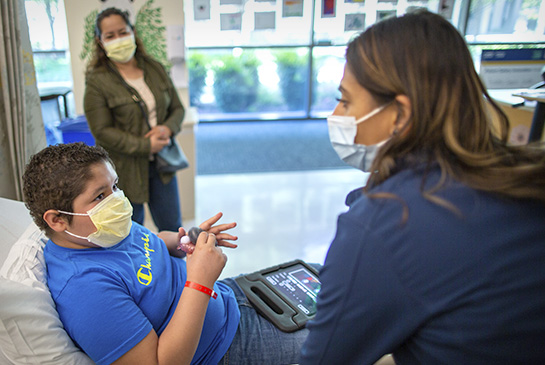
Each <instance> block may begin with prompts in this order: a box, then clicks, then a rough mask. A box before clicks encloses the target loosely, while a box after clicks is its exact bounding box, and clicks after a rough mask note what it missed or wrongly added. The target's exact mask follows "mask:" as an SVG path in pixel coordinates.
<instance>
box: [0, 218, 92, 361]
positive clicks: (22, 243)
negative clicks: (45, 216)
mask: <svg viewBox="0 0 545 365" xmlns="http://www.w3.org/2000/svg"><path fill="white" fill-rule="evenodd" d="M46 242H47V237H46V236H45V234H44V233H43V232H41V231H40V229H39V228H38V227H37V226H36V225H35V224H34V223H31V225H30V226H29V227H28V228H27V229H26V230H25V232H24V233H23V234H22V235H21V237H19V239H18V240H17V242H15V244H14V245H13V247H12V248H11V250H10V252H9V254H8V257H7V258H6V261H5V262H4V265H3V266H2V268H1V269H0V303H2V305H1V307H0V348H1V349H2V352H3V353H4V355H5V356H6V357H7V358H8V359H9V360H10V361H11V362H12V363H13V364H59V365H60V364H63V365H64V364H76V365H80V364H81V365H87V364H93V362H92V361H91V359H90V358H89V357H88V356H87V355H86V354H85V353H84V352H82V351H81V350H80V349H79V348H77V347H76V346H75V345H74V343H73V342H72V340H71V339H70V337H69V336H68V334H67V333H66V331H65V330H64V328H63V326H62V322H61V321H60V319H59V315H58V313H57V311H56V310H55V303H54V302H53V300H52V298H51V294H50V293H49V288H48V287H47V281H46V278H47V271H46V266H45V261H44V257H43V247H44V246H45V243H46Z"/></svg>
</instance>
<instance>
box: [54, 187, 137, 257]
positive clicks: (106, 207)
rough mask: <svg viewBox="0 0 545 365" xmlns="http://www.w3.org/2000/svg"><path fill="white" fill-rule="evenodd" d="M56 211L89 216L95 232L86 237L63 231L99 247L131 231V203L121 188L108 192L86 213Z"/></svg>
mask: <svg viewBox="0 0 545 365" xmlns="http://www.w3.org/2000/svg"><path fill="white" fill-rule="evenodd" d="M58 212H60V213H64V214H69V215H80V216H89V218H91V221H92V222H93V224H94V225H95V227H96V229H97V230H96V232H94V233H91V234H90V235H89V236H87V237H83V236H78V235H77V234H74V233H71V232H68V231H67V230H65V232H66V233H68V234H69V235H71V236H73V237H76V238H81V239H84V240H87V241H89V242H91V243H94V244H95V245H97V246H100V247H105V248H107V247H112V246H114V245H116V244H118V243H119V242H121V241H122V240H123V239H125V238H126V237H127V236H128V235H129V233H130V232H131V226H132V220H131V217H132V205H131V203H130V202H129V199H127V198H126V197H125V194H124V193H123V191H122V190H118V191H116V192H114V193H112V194H110V195H109V196H108V197H106V198H105V199H104V200H103V201H101V202H100V203H98V204H97V205H95V206H94V207H93V208H92V209H90V210H88V211H87V213H71V212H65V211H63V210H58Z"/></svg>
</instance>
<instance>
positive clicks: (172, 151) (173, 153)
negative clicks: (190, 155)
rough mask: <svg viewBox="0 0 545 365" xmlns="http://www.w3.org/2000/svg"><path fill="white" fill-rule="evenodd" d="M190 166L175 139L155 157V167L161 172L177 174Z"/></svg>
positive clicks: (172, 138) (171, 139)
mask: <svg viewBox="0 0 545 365" xmlns="http://www.w3.org/2000/svg"><path fill="white" fill-rule="evenodd" d="M188 166H189V162H188V161H187V157H185V154H184V151H183V150H182V148H181V147H180V146H179V145H178V143H177V142H176V139H174V137H171V138H170V143H169V144H168V145H166V146H165V147H163V149H162V150H161V151H159V152H157V154H156V155H155V167H156V168H157V171H159V172H176V171H178V170H181V169H185V168H186V167H188Z"/></svg>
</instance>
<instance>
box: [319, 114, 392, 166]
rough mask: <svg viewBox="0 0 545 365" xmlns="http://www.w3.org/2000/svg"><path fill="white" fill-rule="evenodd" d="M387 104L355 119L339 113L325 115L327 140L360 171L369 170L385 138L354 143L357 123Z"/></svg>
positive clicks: (345, 159) (348, 162)
mask: <svg viewBox="0 0 545 365" xmlns="http://www.w3.org/2000/svg"><path fill="white" fill-rule="evenodd" d="M388 105H389V103H388V104H385V105H382V106H380V107H378V108H376V109H374V110H372V111H371V112H370V113H368V114H366V115H364V116H363V117H361V118H360V119H358V120H356V118H355V117H348V116H341V115H330V116H329V117H327V126H328V129H329V140H330V141H331V145H332V146H333V149H334V150H335V152H337V155H339V157H340V158H341V160H343V161H344V162H346V163H347V164H348V165H350V166H352V167H355V168H357V169H359V170H361V171H364V172H368V171H369V169H370V168H371V165H372V164H373V161H374V159H375V156H376V155H377V151H378V149H379V148H380V147H381V146H382V145H383V144H384V143H386V141H387V140H384V141H382V142H380V143H377V144H374V145H370V146H366V145H363V144H356V143H354V140H355V138H356V134H357V131H358V124H360V123H362V122H364V121H366V120H368V119H369V118H371V117H373V116H375V115H377V114H378V113H380V112H381V111H382V110H383V109H384V108H386V106H388Z"/></svg>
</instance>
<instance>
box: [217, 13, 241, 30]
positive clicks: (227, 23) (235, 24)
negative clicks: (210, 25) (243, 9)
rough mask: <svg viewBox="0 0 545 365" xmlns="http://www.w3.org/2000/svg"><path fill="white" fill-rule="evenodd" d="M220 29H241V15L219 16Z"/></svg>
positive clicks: (227, 14) (228, 14)
mask: <svg viewBox="0 0 545 365" xmlns="http://www.w3.org/2000/svg"><path fill="white" fill-rule="evenodd" d="M220 29H221V30H241V29H242V13H226V14H220Z"/></svg>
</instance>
